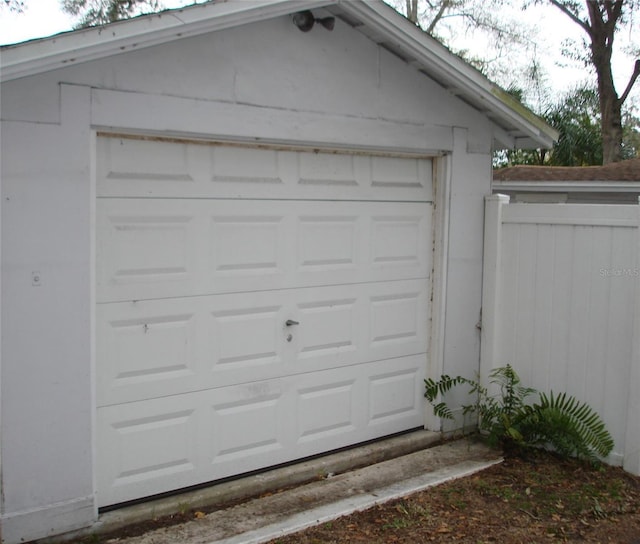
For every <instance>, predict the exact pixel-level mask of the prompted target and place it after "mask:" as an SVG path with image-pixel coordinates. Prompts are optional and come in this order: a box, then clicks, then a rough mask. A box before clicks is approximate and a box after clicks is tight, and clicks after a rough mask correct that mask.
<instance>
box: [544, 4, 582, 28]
mask: <svg viewBox="0 0 640 544" xmlns="http://www.w3.org/2000/svg"><path fill="white" fill-rule="evenodd" d="M549 2H550V3H551V4H552V5H554V6H555V7H557V8H558V9H559V10H560V11H561V12H562V13H564V14H565V15H566V16H567V17H569V19H571V20H572V21H573V22H574V23H576V24H578V25H580V26H581V27H582V28H583V29H584V30H585V32H586V33H587V34H590V33H591V27H590V26H589V24H588V23H586V22H584V21H583V20H582V19H580V17H578V16H577V15H576V14H575V13H573V11H571V10H570V9H569V8H568V7H567V6H565V5H564V4H563V3H562V2H560V1H559V0H549Z"/></svg>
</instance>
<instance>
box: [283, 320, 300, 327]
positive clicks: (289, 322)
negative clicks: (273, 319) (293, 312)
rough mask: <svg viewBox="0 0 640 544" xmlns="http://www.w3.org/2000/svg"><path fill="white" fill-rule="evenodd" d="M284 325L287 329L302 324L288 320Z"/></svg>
mask: <svg viewBox="0 0 640 544" xmlns="http://www.w3.org/2000/svg"><path fill="white" fill-rule="evenodd" d="M284 324H285V325H286V326H287V327H291V326H292V325H300V323H299V322H297V321H294V320H293V319H287V320H286V321H285V322H284Z"/></svg>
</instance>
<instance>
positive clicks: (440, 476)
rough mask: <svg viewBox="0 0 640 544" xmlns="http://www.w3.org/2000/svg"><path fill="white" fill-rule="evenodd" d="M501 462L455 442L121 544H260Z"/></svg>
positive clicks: (328, 476)
mask: <svg viewBox="0 0 640 544" xmlns="http://www.w3.org/2000/svg"><path fill="white" fill-rule="evenodd" d="M351 454H352V455H353V452H352V453H351ZM346 455H349V454H346ZM500 461H501V457H500V456H499V454H498V453H497V452H496V451H495V450H490V449H488V448H487V447H486V446H485V445H483V444H480V443H477V442H475V441H471V440H466V439H464V440H456V441H452V442H448V443H445V444H442V445H438V446H435V447H431V448H428V449H423V450H420V451H417V452H414V453H410V454H407V455H403V456H401V457H398V458H395V459H391V460H387V461H382V462H379V463H376V464H373V465H369V466H366V467H363V468H360V469H357V470H352V471H349V472H345V473H343V474H339V475H333V474H332V473H330V472H327V473H326V474H325V477H324V478H323V479H320V480H317V481H314V482H311V483H307V484H304V485H299V486H297V487H293V488H291V489H288V490H286V491H283V492H280V493H274V494H272V495H267V496H263V497H261V498H256V499H251V500H249V501H247V502H244V503H242V504H238V505H236V506H233V507H230V508H225V509H221V510H218V511H215V512H213V513H211V514H208V515H206V516H204V517H202V518H200V519H194V520H192V521H189V522H186V523H182V524H179V525H175V526H172V527H165V528H162V529H157V530H154V531H150V532H148V533H146V534H144V535H141V536H138V537H132V538H126V539H119V540H118V541H117V542H118V544H175V542H180V543H182V544H223V543H224V544H260V543H264V542H267V541H269V540H271V539H273V538H277V537H279V536H283V535H285V534H290V533H293V532H296V531H299V530H302V529H304V528H307V527H310V526H312V525H315V524H317V523H323V522H327V521H330V520H332V519H336V518H338V517H340V516H343V515H346V514H350V513H352V512H354V511H357V510H363V509H365V508H369V507H371V506H374V505H376V504H380V503H383V502H386V501H389V500H393V499H396V498H400V497H403V496H406V495H409V494H411V493H414V492H417V491H421V490H423V489H426V488H428V487H430V486H433V485H437V484H439V483H442V482H445V481H448V480H451V479H454V478H459V477H463V476H466V475H469V474H472V473H474V472H477V471H479V470H482V469H484V468H487V467H488V466H491V465H493V464H495V463H498V462H500Z"/></svg>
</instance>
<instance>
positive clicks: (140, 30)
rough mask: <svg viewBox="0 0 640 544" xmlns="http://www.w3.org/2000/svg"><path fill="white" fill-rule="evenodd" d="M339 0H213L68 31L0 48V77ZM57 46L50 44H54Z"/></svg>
mask: <svg viewBox="0 0 640 544" xmlns="http://www.w3.org/2000/svg"><path fill="white" fill-rule="evenodd" d="M334 1H335V0H269V1H265V0H243V1H242V2H211V3H206V4H197V5H193V6H188V7H186V8H179V9H171V10H166V11H161V12H159V13H155V14H151V15H145V16H140V17H135V18H133V19H129V20H126V21H119V22H116V23H111V24H108V25H103V26H98V27H91V28H87V29H82V30H77V31H72V32H64V33H61V34H58V35H55V36H52V37H50V38H45V39H41V40H33V41H29V42H24V43H20V44H15V45H8V46H5V47H3V48H2V50H1V52H0V54H1V55H2V57H1V62H0V67H1V69H0V82H5V81H11V80H14V79H20V78H23V77H27V76H31V75H36V74H39V73H42V72H46V71H49V70H55V69H58V68H63V67H66V66H69V65H71V64H77V63H81V62H87V61H91V60H96V59H100V58H104V57H108V56H111V55H115V54H118V53H123V52H125V51H128V50H132V49H142V48H145V47H150V46H153V45H157V44H160V43H165V42H167V41H172V40H177V39H181V38H186V37H190V36H197V35H200V34H204V33H207V32H212V31H216V30H223V29H225V28H231V27H234V26H239V25H241V24H249V23H253V22H258V21H262V20H265V19H269V18H273V17H279V16H282V15H288V14H290V13H292V12H296V11H299V10H303V9H316V8H319V7H323V6H326V5H328V4H332V3H334ZM52 43H54V44H56V47H51V44H52Z"/></svg>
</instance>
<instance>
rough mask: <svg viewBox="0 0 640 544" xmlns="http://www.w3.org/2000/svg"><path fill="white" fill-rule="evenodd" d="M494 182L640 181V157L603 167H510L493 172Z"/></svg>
mask: <svg viewBox="0 0 640 544" xmlns="http://www.w3.org/2000/svg"><path fill="white" fill-rule="evenodd" d="M493 180H494V181H499V182H500V181H502V182H508V181H550V182H553V181H558V182H561V181H605V182H606V181H640V157H638V158H636V159H628V160H626V161H621V162H614V163H610V164H606V165H604V166H525V165H520V166H510V167H508V168H500V169H499V170H494V172H493Z"/></svg>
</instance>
